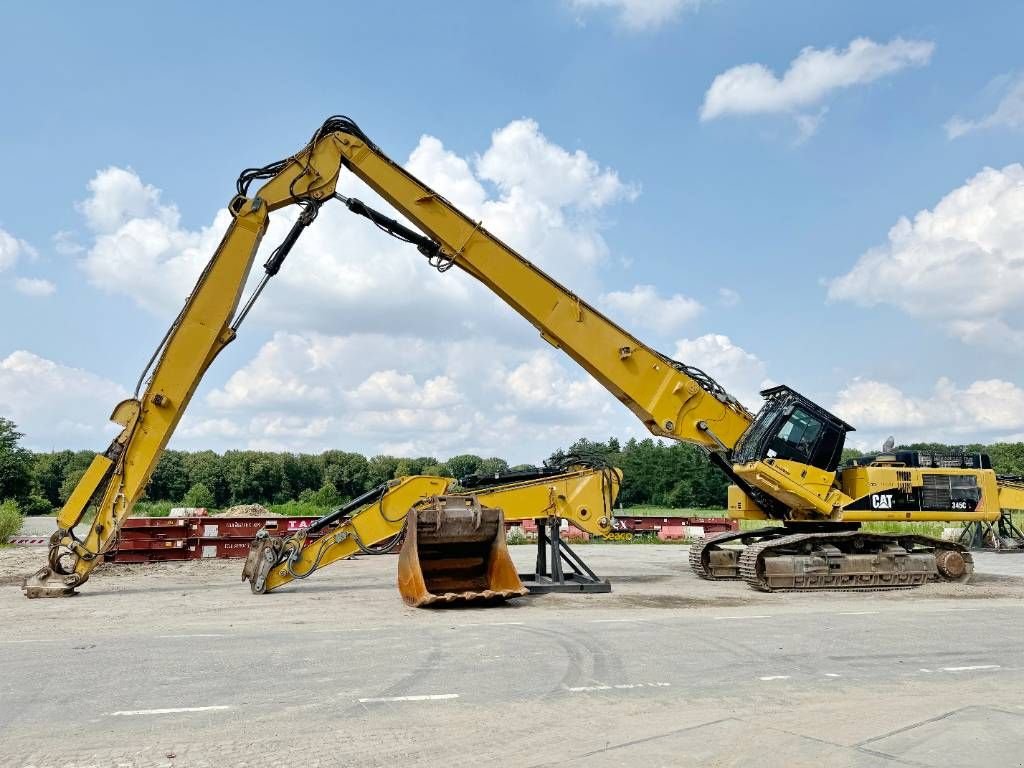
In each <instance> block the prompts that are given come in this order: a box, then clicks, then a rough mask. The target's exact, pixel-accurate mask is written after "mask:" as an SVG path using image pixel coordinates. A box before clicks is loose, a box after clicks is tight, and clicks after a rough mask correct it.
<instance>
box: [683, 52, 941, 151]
mask: <svg viewBox="0 0 1024 768" xmlns="http://www.w3.org/2000/svg"><path fill="white" fill-rule="evenodd" d="M934 49H935V44H934V43H931V42H928V41H925V40H904V39H903V38H900V37H897V38H895V39H893V40H891V41H889V42H888V43H876V42H874V41H873V40H870V39H868V38H866V37H859V38H857V39H855V40H853V41H851V42H850V44H849V46H847V48H846V49H845V50H841V51H837V50H836V49H835V48H826V49H824V50H818V49H816V48H811V47H807V48H804V49H803V50H802V51H801V52H800V55H799V56H797V57H796V58H795V59H793V61H792V62H790V65H789V69H787V70H786V72H785V74H783V75H782V77H778V76H777V75H776V74H775V73H774V72H772V71H771V70H770V69H769V68H768V67H766V66H765V65H764V64H741V65H740V66H737V67H732V68H731V69H728V70H726V71H725V72H722V73H721V74H720V75H718V76H717V77H715V79H714V81H713V82H712V83H711V87H710V88H708V90H707V93H705V94H704V103H703V104H702V105H701V108H700V119H701V120H704V121H707V120H714V119H716V118H719V117H724V116H726V115H754V114H778V113H785V114H793V113H796V112H797V111H798V110H805V109H807V108H809V107H812V106H814V105H816V104H820V103H821V102H822V101H823V100H824V99H825V98H826V97H827V96H828V95H829V94H830V93H831V92H833V91H835V90H838V89H840V88H849V87H851V86H854V85H863V84H866V83H870V82H873V81H875V80H878V79H879V78H882V77H885V76H886V75H891V74H894V73H896V72H899V71H900V70H902V69H906V68H907V67H915V66H923V65H925V64H927V63H928V61H929V59H931V55H932V51H933V50H934ZM823 115H824V110H821V111H818V112H817V113H816V114H812V113H803V114H798V115H797V121H798V127H799V129H800V133H801V136H802V137H804V138H806V137H807V136H810V135H812V134H813V133H814V132H815V131H816V130H817V129H818V125H819V124H820V122H821V119H822V117H823Z"/></svg>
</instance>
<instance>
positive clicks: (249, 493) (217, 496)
mask: <svg viewBox="0 0 1024 768" xmlns="http://www.w3.org/2000/svg"><path fill="white" fill-rule="evenodd" d="M21 437H22V435H21V434H20V433H19V432H18V430H17V427H16V425H15V424H14V423H13V422H11V421H10V420H8V419H4V418H0V501H2V500H4V499H14V500H15V501H17V503H18V505H19V506H20V508H21V510H22V512H24V513H25V514H46V513H48V512H50V511H51V510H53V509H55V508H59V507H60V506H62V505H63V504H64V502H65V501H67V498H68V496H69V495H70V494H71V492H72V491H73V490H74V488H75V485H76V484H77V483H78V481H79V479H80V478H81V476H82V474H83V473H84V472H85V469H86V467H88V465H89V463H90V462H91V461H92V458H93V455H94V453H93V451H69V450H65V451H54V452H48V453H35V452H32V451H29V450H28V449H26V448H23V447H21V446H20V439H21ZM906 447H908V448H912V449H918V450H936V451H943V452H950V451H955V450H961V449H962V450H964V451H968V452H977V451H982V452H985V453H988V454H989V455H990V456H991V458H992V462H993V466H994V468H995V469H996V471H997V472H1000V473H1003V474H1015V475H1024V443H1000V444H994V445H987V446H984V445H967V446H957V447H952V446H948V445H943V444H939V443H920V444H915V445H910V446H906ZM568 454H584V455H592V456H597V457H600V458H601V459H603V460H604V461H606V462H607V463H609V464H612V465H614V466H617V467H619V468H620V469H622V471H623V475H624V480H623V484H622V488H621V491H620V494H619V501H620V503H621V504H622V505H623V506H627V507H628V506H636V505H654V506H665V507H676V508H719V509H720V508H723V507H724V506H725V505H726V493H727V491H726V489H727V487H728V485H729V481H728V480H727V479H726V477H725V476H724V475H723V474H722V473H721V472H720V471H719V470H718V469H717V468H716V467H714V466H713V465H712V464H711V463H710V462H708V460H707V459H706V457H705V456H704V454H703V453H702V452H701V451H700V450H699V449H697V448H696V447H694V446H691V445H685V444H682V443H675V442H665V441H661V440H654V439H650V438H647V439H644V440H637V439H635V438H633V439H630V440H627V441H626V442H624V443H623V442H620V441H619V440H617V439H616V438H609V439H608V440H607V441H603V442H594V441H589V440H579V441H577V442H576V443H574V444H572V445H570V446H568V447H567V448H566V449H564V450H559V451H556V452H555V453H554V454H553V455H552V457H551V459H552V460H555V461H558V460H561V459H562V458H564V457H565V456H566V455H568ZM845 455H846V456H851V455H857V452H856V451H852V450H847V451H846V452H845ZM524 466H525V465H517V466H514V467H510V466H509V463H508V462H507V461H506V460H504V459H502V458H500V457H493V456H492V457H482V456H476V455H473V454H460V455H458V456H452V457H451V458H449V459H447V460H444V461H441V460H439V459H437V458H436V457H433V456H419V457H415V458H402V457H396V456H371V457H366V456H363V455H362V454H359V453H353V452H349V451H341V450H330V451H324V452H323V453H319V454H307V453H275V452H268V451H226V452H225V453H216V452H214V451H195V452H189V451H165V452H164V454H163V456H162V457H161V459H160V462H159V464H158V465H157V468H156V470H155V471H154V472H153V476H152V479H151V480H150V483H149V486H148V487H147V489H146V498H147V499H148V500H150V501H155V502H170V503H173V504H180V505H182V506H197V507H212V508H223V507H228V506H233V505H235V504H248V503H260V504H265V505H279V504H287V503H290V502H303V503H307V504H310V505H313V506H316V507H330V506H333V505H335V504H339V503H342V502H344V501H347V500H349V499H352V498H355V497H356V496H359V495H360V494H362V493H364V492H366V491H368V490H370V489H371V488H375V487H376V486H378V485H380V484H381V483H384V482H386V481H388V480H391V479H393V478H396V477H401V476H403V475H425V474H429V475H441V476H446V477H454V478H456V479H458V478H461V477H465V476H466V475H470V474H474V473H479V474H493V473H495V472H501V471H503V470H507V469H521V468H523V467H524Z"/></svg>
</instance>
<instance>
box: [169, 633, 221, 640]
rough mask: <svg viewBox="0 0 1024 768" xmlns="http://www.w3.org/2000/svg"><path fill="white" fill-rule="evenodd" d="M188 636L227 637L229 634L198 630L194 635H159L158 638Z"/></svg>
mask: <svg viewBox="0 0 1024 768" xmlns="http://www.w3.org/2000/svg"><path fill="white" fill-rule="evenodd" d="M186 637H227V635H223V634H217V633H213V632H210V633H208V634H207V633H199V632H197V633H195V634H192V635H157V639H159V640H178V639H180V638H186Z"/></svg>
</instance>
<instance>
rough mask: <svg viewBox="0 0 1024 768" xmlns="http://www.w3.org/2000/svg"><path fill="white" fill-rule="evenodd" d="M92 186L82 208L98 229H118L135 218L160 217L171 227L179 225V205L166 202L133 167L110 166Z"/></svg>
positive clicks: (82, 203) (92, 227)
mask: <svg viewBox="0 0 1024 768" xmlns="http://www.w3.org/2000/svg"><path fill="white" fill-rule="evenodd" d="M88 189H89V193H90V195H89V197H88V198H86V199H85V200H83V201H82V202H81V203H79V204H78V210H79V211H80V212H81V213H82V215H83V216H84V217H85V223H86V224H87V225H88V226H89V228H90V229H92V230H94V231H96V232H106V233H109V232H116V231H117V230H118V229H120V228H121V227H122V226H124V224H126V223H127V222H129V221H131V220H132V219H151V218H158V219H160V220H162V221H164V222H165V223H166V224H167V225H168V226H170V227H176V226H177V225H178V219H179V214H178V210H177V208H175V207H174V206H173V205H163V204H162V203H161V202H160V190H159V189H157V188H156V187H154V186H152V185H150V184H144V183H143V182H142V180H141V179H140V178H139V177H138V174H136V173H135V171H133V170H132V169H131V168H117V167H115V166H111V167H109V168H106V169H105V170H102V171H100V172H99V173H97V174H96V176H94V177H93V179H92V180H91V181H90V182H89V184H88Z"/></svg>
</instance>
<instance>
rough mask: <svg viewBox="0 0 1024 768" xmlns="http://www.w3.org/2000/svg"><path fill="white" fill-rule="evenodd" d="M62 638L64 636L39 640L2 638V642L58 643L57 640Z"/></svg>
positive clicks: (0, 641)
mask: <svg viewBox="0 0 1024 768" xmlns="http://www.w3.org/2000/svg"><path fill="white" fill-rule="evenodd" d="M61 639H62V638H57V637H49V638H41V639H39V640H0V643H5V644H14V643H57V642H60V640H61Z"/></svg>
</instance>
